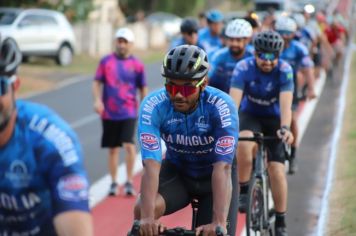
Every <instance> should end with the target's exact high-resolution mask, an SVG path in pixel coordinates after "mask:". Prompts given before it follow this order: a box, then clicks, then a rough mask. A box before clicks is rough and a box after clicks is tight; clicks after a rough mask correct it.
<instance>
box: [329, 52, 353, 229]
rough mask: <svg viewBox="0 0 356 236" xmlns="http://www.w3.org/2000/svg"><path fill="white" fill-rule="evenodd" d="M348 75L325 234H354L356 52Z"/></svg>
mask: <svg viewBox="0 0 356 236" xmlns="http://www.w3.org/2000/svg"><path fill="white" fill-rule="evenodd" d="M350 76H351V77H350V80H349V86H348V93H347V104H346V110H345V117H344V125H343V131H342V138H341V140H340V145H339V153H338V155H339V156H338V161H337V162H336V173H335V178H334V183H333V190H332V193H331V203H330V212H329V224H328V235H338V236H339V235H340V236H343V235H345V236H349V235H356V223H355V222H356V221H355V219H356V190H355V183H356V122H355V120H356V93H355V92H354V91H355V90H356V53H354V54H353V60H352V64H351V71H350Z"/></svg>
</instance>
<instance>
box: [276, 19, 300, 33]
mask: <svg viewBox="0 0 356 236" xmlns="http://www.w3.org/2000/svg"><path fill="white" fill-rule="evenodd" d="M274 27H275V30H276V31H289V32H295V31H296V30H297V24H296V23H295V21H294V20H293V19H292V18H290V17H286V16H282V17H279V18H278V19H277V20H276V24H275V26H274Z"/></svg>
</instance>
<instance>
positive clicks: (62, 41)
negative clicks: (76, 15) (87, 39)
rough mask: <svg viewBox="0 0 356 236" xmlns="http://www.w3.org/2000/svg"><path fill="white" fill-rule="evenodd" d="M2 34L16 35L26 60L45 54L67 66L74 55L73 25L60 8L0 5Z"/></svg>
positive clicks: (14, 36)
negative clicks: (46, 8) (58, 10)
mask: <svg viewBox="0 0 356 236" xmlns="http://www.w3.org/2000/svg"><path fill="white" fill-rule="evenodd" d="M0 37H2V38H7V37H12V38H14V39H15V40H16V41H17V43H18V45H19V48H20V50H21V52H22V53H23V56H24V60H27V59H28V57H29V56H44V57H51V58H53V59H55V61H56V62H57V63H58V64H59V65H62V66H66V65H69V64H70V63H71V61H72V58H73V54H74V45H75V36H74V32H73V29H72V26H71V25H70V24H69V22H68V21H67V19H66V17H65V16H64V15H63V14H62V13H60V12H57V11H53V10H44V9H19V8H1V7H0Z"/></svg>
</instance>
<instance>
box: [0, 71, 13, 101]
mask: <svg viewBox="0 0 356 236" xmlns="http://www.w3.org/2000/svg"><path fill="white" fill-rule="evenodd" d="M15 80H16V76H15V75H13V76H6V75H0V96H3V95H5V94H7V92H8V91H9V87H10V84H12V83H13V82H15Z"/></svg>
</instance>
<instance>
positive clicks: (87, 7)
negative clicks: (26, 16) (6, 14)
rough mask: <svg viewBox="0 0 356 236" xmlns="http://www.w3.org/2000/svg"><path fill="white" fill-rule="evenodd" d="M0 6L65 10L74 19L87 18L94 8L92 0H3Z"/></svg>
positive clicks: (70, 18) (68, 16)
mask: <svg viewBox="0 0 356 236" xmlns="http://www.w3.org/2000/svg"><path fill="white" fill-rule="evenodd" d="M0 7H21V8H45V9H52V10H57V11H60V12H63V13H64V14H65V15H66V16H67V18H68V19H69V20H70V21H72V22H75V21H83V20H86V19H87V16H88V14H89V12H90V11H91V10H92V9H93V1H92V0H51V1H46V0H1V1H0Z"/></svg>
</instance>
